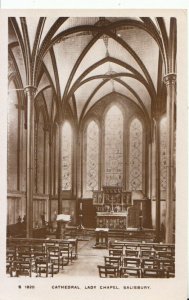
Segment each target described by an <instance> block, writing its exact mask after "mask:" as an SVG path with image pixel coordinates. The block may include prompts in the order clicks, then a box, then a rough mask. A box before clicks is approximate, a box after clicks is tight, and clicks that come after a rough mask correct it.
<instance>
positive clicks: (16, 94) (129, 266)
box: [7, 15, 177, 278]
mask: <svg viewBox="0 0 189 300" xmlns="http://www.w3.org/2000/svg"><path fill="white" fill-rule="evenodd" d="M176 21H177V20H176V18H173V17H172V18H162V17H157V18H149V17H120V18H119V17H59V18H56V17H40V18H38V17H36V16H34V15H32V16H31V17H10V18H9V20H8V84H9V86H8V124H7V140H8V147H7V174H8V176H7V274H8V276H21V273H22V271H23V269H24V267H23V265H24V266H26V265H27V268H26V267H25V269H24V271H25V276H28V275H29V276H33V274H35V275H36V274H37V276H43V275H42V273H44V274H45V276H64V273H65V274H67V275H70V276H72V275H77V274H80V273H82V272H83V275H84V276H86V274H87V276H88V275H89V273H90V274H93V275H95V276H100V277H104V276H105V277H138V278H139V277H140V278H141V277H159V278H160V277H161V278H165V277H166V278H168V277H174V274H175V273H174V255H175V254H174V253H175V252H174V246H175V245H174V243H175V200H176V199H175V181H176V180H175V165H176V164H175V153H176V81H177V77H176V51H177V22H176ZM40 247H41V249H40V251H39V248H40ZM39 252H40V255H39ZM23 253H24V254H23ZM80 253H82V255H81V258H80ZM90 253H92V255H91V257H92V258H91V259H93V262H92V261H91V264H92V267H91V266H90V264H89V260H90ZM18 257H19V260H18ZM26 257H27V259H26ZM40 263H41V265H40ZM42 263H43V264H42ZM149 266H150V267H149ZM89 270H90V272H89ZM35 275H34V276H35Z"/></svg>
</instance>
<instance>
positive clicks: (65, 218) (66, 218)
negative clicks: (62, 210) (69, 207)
mask: <svg viewBox="0 0 189 300" xmlns="http://www.w3.org/2000/svg"><path fill="white" fill-rule="evenodd" d="M56 221H57V222H58V227H59V228H60V232H59V237H58V238H60V239H64V237H65V228H66V224H67V223H69V222H70V221H71V216H70V215H65V214H60V215H57V217H56Z"/></svg>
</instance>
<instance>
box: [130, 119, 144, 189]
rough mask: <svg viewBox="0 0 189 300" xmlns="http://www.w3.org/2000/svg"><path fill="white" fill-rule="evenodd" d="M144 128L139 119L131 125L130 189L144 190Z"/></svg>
mask: <svg viewBox="0 0 189 300" xmlns="http://www.w3.org/2000/svg"><path fill="white" fill-rule="evenodd" d="M142 144H143V128H142V124H141V122H140V121H139V120H138V119H134V120H133V121H132V122H131V125H130V143H129V189H130V190H131V191H133V190H142V148H143V146H142Z"/></svg>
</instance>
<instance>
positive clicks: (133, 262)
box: [123, 257, 140, 268]
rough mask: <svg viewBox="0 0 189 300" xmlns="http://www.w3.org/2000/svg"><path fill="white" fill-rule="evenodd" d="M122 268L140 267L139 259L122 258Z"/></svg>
mask: <svg viewBox="0 0 189 300" xmlns="http://www.w3.org/2000/svg"><path fill="white" fill-rule="evenodd" d="M123 267H135V268H139V267H140V258H137V257H124V258H123Z"/></svg>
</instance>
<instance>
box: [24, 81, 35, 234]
mask: <svg viewBox="0 0 189 300" xmlns="http://www.w3.org/2000/svg"><path fill="white" fill-rule="evenodd" d="M24 91H25V93H26V99H27V142H26V149H27V150H26V151H27V156H26V237H27V238H31V237H32V234H33V188H34V98H35V92H36V88H35V87H34V86H27V87H26V88H25V89H24Z"/></svg>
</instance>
